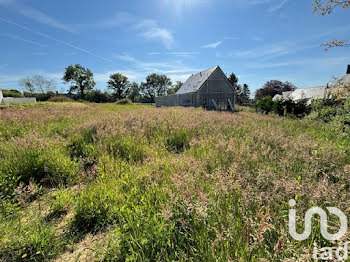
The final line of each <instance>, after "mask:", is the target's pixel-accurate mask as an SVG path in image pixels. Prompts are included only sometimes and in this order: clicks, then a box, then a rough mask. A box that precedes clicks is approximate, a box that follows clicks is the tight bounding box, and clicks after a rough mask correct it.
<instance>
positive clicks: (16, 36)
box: [0, 33, 47, 47]
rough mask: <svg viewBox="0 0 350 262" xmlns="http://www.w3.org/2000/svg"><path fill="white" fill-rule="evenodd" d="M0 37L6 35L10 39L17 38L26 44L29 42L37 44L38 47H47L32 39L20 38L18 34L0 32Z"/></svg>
mask: <svg viewBox="0 0 350 262" xmlns="http://www.w3.org/2000/svg"><path fill="white" fill-rule="evenodd" d="M0 37H8V38H11V39H15V40H18V41H21V42H25V43H27V44H31V45H35V46H39V47H47V46H46V45H43V44H41V43H39V42H37V41H33V40H29V39H25V38H22V37H20V36H18V35H14V34H8V33H6V34H0Z"/></svg>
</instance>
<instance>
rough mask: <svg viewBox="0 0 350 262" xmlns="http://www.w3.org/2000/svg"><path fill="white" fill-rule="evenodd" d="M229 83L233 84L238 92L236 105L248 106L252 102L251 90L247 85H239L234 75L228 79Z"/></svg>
mask: <svg viewBox="0 0 350 262" xmlns="http://www.w3.org/2000/svg"><path fill="white" fill-rule="evenodd" d="M228 81H229V82H230V83H231V85H232V86H233V88H234V89H235V92H236V103H237V104H239V105H242V104H247V103H249V102H250V90H249V86H248V85H247V84H243V87H242V86H241V85H239V84H238V81H239V79H238V77H237V76H236V75H235V74H234V73H232V74H231V75H230V76H229V77H228Z"/></svg>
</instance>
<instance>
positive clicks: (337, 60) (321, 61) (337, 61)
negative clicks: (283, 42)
mask: <svg viewBox="0 0 350 262" xmlns="http://www.w3.org/2000/svg"><path fill="white" fill-rule="evenodd" d="M346 62H347V58H346V57H332V58H328V57H323V58H301V59H294V60H288V61H281V62H266V63H249V64H247V67H249V68H259V69H264V68H266V69H269V68H280V67H288V66H306V67H308V68H310V66H311V67H313V68H314V67H317V66H321V67H324V66H325V65H327V66H331V65H344V64H346Z"/></svg>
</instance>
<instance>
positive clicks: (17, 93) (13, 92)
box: [2, 89, 24, 97]
mask: <svg viewBox="0 0 350 262" xmlns="http://www.w3.org/2000/svg"><path fill="white" fill-rule="evenodd" d="M2 95H3V96H4V97H24V96H23V94H22V93H21V92H20V91H18V90H14V89H11V90H2Z"/></svg>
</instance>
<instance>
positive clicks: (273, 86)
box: [255, 80, 296, 101]
mask: <svg viewBox="0 0 350 262" xmlns="http://www.w3.org/2000/svg"><path fill="white" fill-rule="evenodd" d="M295 89H296V87H295V85H293V84H292V83H290V82H288V81H286V82H284V83H283V82H282V81H279V80H271V81H268V82H266V83H265V85H264V86H263V87H262V88H260V89H258V90H257V91H256V93H255V101H257V100H259V99H260V98H262V97H265V96H270V97H271V98H273V97H274V96H275V95H277V94H278V95H282V93H283V92H287V91H294V90H295Z"/></svg>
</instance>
